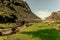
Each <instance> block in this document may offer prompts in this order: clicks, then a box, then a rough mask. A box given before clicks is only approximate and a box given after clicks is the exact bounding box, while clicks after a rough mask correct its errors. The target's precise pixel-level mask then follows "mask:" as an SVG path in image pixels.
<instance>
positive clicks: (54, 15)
mask: <svg viewBox="0 0 60 40" xmlns="http://www.w3.org/2000/svg"><path fill="white" fill-rule="evenodd" d="M45 20H46V21H58V22H60V11H58V12H53V13H52V14H51V15H50V16H49V17H47V18H46V19H45Z"/></svg>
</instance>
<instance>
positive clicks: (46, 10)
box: [25, 0, 60, 19]
mask: <svg viewBox="0 0 60 40" xmlns="http://www.w3.org/2000/svg"><path fill="white" fill-rule="evenodd" d="M25 1H26V2H27V3H28V5H29V7H30V8H31V10H32V12H34V13H35V14H36V15H37V16H39V17H40V18H41V19H45V18H46V17H48V16H50V15H51V13H52V12H54V11H59V10H60V0H25Z"/></svg>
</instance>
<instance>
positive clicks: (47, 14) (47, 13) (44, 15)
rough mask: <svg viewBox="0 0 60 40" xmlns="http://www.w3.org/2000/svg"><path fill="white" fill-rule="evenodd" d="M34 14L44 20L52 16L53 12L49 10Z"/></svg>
mask: <svg viewBox="0 0 60 40" xmlns="http://www.w3.org/2000/svg"><path fill="white" fill-rule="evenodd" d="M34 13H35V14H36V15H37V16H39V17H40V18H41V19H42V20H43V19H45V18H46V17H48V16H50V15H51V12H49V11H48V10H39V11H35V12H34Z"/></svg>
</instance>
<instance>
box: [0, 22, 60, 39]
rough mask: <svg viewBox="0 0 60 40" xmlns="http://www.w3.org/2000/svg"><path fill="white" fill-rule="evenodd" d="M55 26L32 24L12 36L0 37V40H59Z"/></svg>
mask: <svg viewBox="0 0 60 40" xmlns="http://www.w3.org/2000/svg"><path fill="white" fill-rule="evenodd" d="M54 27H56V25H55V24H50V25H48V24H46V23H44V22H40V23H33V25H32V26H29V27H26V26H25V25H24V27H22V28H21V29H20V31H19V32H18V33H16V34H13V35H8V36H0V40H60V31H57V30H55V29H54Z"/></svg>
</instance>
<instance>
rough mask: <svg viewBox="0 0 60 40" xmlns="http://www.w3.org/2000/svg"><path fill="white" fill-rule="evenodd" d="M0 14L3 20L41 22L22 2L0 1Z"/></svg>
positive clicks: (19, 0)
mask: <svg viewBox="0 0 60 40" xmlns="http://www.w3.org/2000/svg"><path fill="white" fill-rule="evenodd" d="M0 12H3V15H2V16H3V17H2V18H3V19H4V18H5V17H7V18H6V19H4V20H5V21H7V20H8V19H14V18H15V17H16V18H15V20H25V21H28V22H36V21H41V19H40V18H39V17H37V16H36V15H35V14H34V13H32V11H31V9H30V8H29V6H28V4H27V3H26V2H25V1H23V0H0ZM11 15H15V17H13V16H11ZM8 21H9V20H8Z"/></svg>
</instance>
